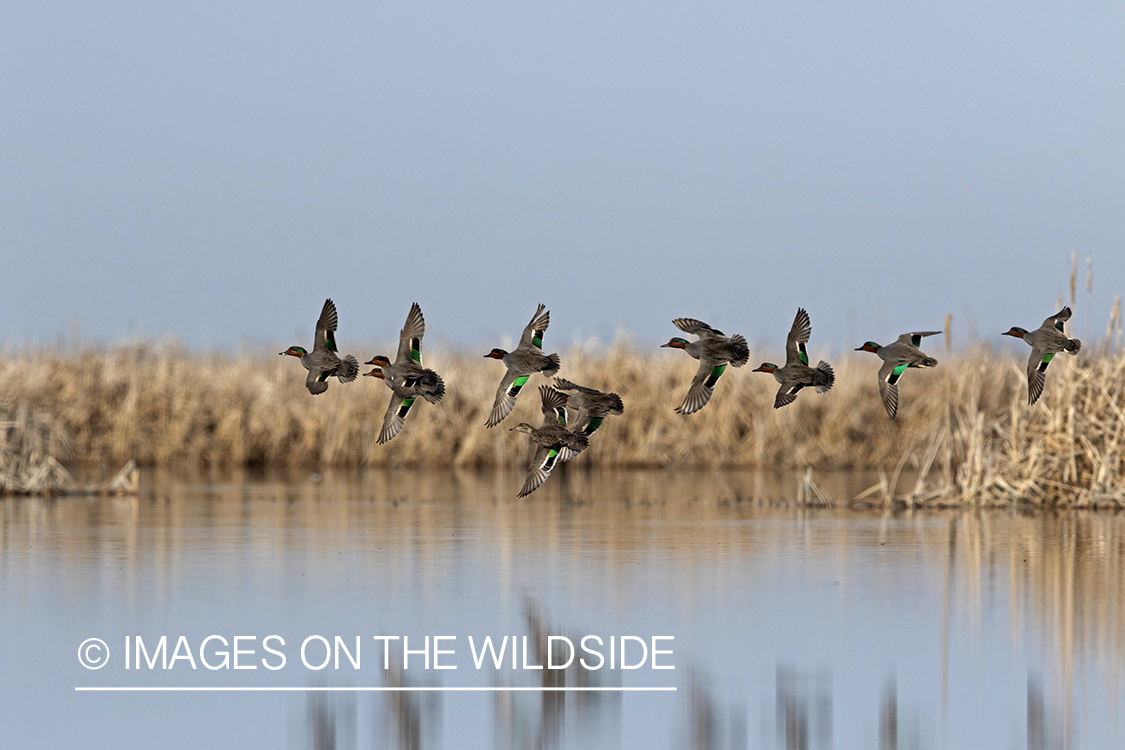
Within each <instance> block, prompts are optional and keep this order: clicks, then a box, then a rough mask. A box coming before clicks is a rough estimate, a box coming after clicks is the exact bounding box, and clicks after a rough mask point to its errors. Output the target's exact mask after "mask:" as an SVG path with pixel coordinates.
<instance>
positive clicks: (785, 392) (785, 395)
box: [773, 383, 805, 409]
mask: <svg viewBox="0 0 1125 750" xmlns="http://www.w3.org/2000/svg"><path fill="white" fill-rule="evenodd" d="M804 387H805V386H804V384H803V383H794V384H793V385H783V386H781V387H780V388H778V389H777V395H776V396H775V397H774V399H773V408H775V409H780V408H781V407H783V406H788V405H789V404H791V403H793V402H794V401H796V400H797V394H798V393H800V392H801V389H802V388H804Z"/></svg>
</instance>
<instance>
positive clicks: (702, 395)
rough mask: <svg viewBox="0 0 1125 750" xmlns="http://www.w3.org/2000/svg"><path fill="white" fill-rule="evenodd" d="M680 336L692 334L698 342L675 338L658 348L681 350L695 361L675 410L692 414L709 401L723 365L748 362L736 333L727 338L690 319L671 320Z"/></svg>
mask: <svg viewBox="0 0 1125 750" xmlns="http://www.w3.org/2000/svg"><path fill="white" fill-rule="evenodd" d="M672 323H673V324H675V326H676V328H679V329H680V330H681V331H683V332H684V333H694V334H695V335H696V336H698V337H699V340H698V341H688V340H687V339H682V338H679V337H675V338H673V339H672V340H670V341H669V342H668V343H667V344H661V345H660V348H661V349H665V348H672V349H683V350H684V351H685V352H687V353H688V354H689V355H691V357H692V358H693V359H698V360H699V370H697V371H696V373H695V377H694V378H692V380H691V387H689V388H688V392H687V396H686V397H685V398H684V402H683V403H682V404H681V405H680V406H679V407H677V408H676V412H677V413H679V414H692V413H694V412H697V411H699V410H700V409H702V408H703V407H704V406H706V405H707V402H708V401H710V400H711V394H712V393H714V392H715V383H717V382H719V377H720V376H722V374H723V371H724V370H726V369H727V365H728V364H730V365H734V366H735V367H742V366H743V365H744V364H746V363H747V362H749V361H750V347H749V346H747V344H746V339H744V338H743V337H742V334H740V333H736V334H735V335H734V336H731V337H730V338H727V336H726V334H724V333H723V332H722V331H720V330H718V329H715V328H712V327H711V326H709V325H707V324H706V323H704V322H702V321H699V320H695V319H694V318H676V319H675V320H673V321H672Z"/></svg>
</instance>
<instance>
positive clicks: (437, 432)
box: [0, 344, 1125, 505]
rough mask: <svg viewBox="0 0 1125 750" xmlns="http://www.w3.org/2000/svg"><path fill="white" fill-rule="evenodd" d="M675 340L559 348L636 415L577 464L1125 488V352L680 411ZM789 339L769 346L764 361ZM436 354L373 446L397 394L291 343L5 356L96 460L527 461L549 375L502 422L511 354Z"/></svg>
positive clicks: (840, 374)
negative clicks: (251, 351)
mask: <svg viewBox="0 0 1125 750" xmlns="http://www.w3.org/2000/svg"><path fill="white" fill-rule="evenodd" d="M357 351H366V350H357ZM372 351H374V350H372ZM677 354H678V353H676V352H665V351H660V350H655V351H651V352H650V351H643V350H637V349H636V348H634V347H631V346H628V345H625V344H617V345H614V346H612V347H610V348H609V349H607V350H604V351H599V352H597V353H593V352H591V351H589V350H582V349H575V350H572V351H570V352H564V353H563V370H562V373H561V374H562V375H564V376H565V377H567V378H569V379H571V380H574V381H575V382H578V383H583V384H587V385H591V386H594V387H598V388H602V389H604V390H613V391H616V392H617V393H619V394H620V395H621V397H622V399H623V400H624V401H625V415H624V416H623V417H619V418H611V419H609V420H607V422H606V424H605V426H604V427H603V428H602V430H601V431H600V432H599V433H598V434H597V435H596V436H595V439H594V441H593V445H592V447H591V449H590V450H589V451H587V452H586V453H585V454H583V455H582V456H581V457H580V458H579V459H577V462H578V464H576V465H588V466H672V467H675V466H680V467H682V466H691V467H696V468H712V467H766V468H787V467H795V468H804V467H806V466H812V467H815V468H816V469H818V470H819V469H837V468H879V469H881V470H883V472H884V474H885V476H886V477H887V479H886V481H885V482H883V483H882V484H881V486H880V487H878V488H874V489H873V490H872V492H871V493H869V495H868V496H867V498H866V500H868V501H873V502H884V503H890V502H905V503H907V504H912V503H932V502H952V501H969V502H974V503H981V504H993V503H1003V504H1007V503H1009V502H1011V501H1013V500H1017V501H1026V502H1031V503H1036V504H1057V503H1065V504H1077V505H1104V504H1114V505H1116V504H1119V503H1120V501H1121V500H1122V499H1125V476H1123V473H1122V467H1121V458H1120V454H1121V447H1122V443H1123V438H1125V395H1123V393H1122V388H1123V383H1125V377H1123V376H1125V355H1122V353H1121V352H1115V353H1113V354H1110V355H1104V356H1087V355H1086V354H1083V355H1081V356H1080V357H1079V358H1077V359H1074V358H1071V357H1063V356H1061V355H1060V357H1059V358H1058V359H1056V361H1055V365H1054V366H1053V367H1052V368H1051V372H1050V373H1049V375H1048V382H1047V389H1046V391H1045V393H1044V396H1043V398H1042V399H1041V400H1040V403H1039V404H1036V405H1035V406H1034V407H1030V408H1029V407H1027V406H1026V403H1025V402H1026V389H1027V385H1026V377H1025V375H1024V365H1025V362H1026V360H1024V359H1012V358H994V357H990V356H989V355H988V354H987V353H986V352H984V351H973V352H969V353H966V354H962V355H954V356H953V357H950V358H948V359H946V360H945V361H943V362H942V364H941V366H939V367H938V368H936V369H934V370H926V371H911V372H909V373H908V374H907V377H906V378H904V379H903V381H902V383H901V384H900V392H901V398H902V402H901V408H900V412H899V419H898V420H897V421H894V422H892V421H890V420H889V419H887V417H886V414H885V413H884V411H883V407H882V405H881V403H880V401H879V397H878V388H877V382H876V376H875V373H876V371H877V369H878V365H879V360H878V359H877V358H875V357H872V356H870V355H863V356H858V355H851V354H849V355H847V356H845V357H844V358H842V359H840V360H838V361H836V362H834V366H835V368H836V376H837V377H836V386H835V388H833V390H832V391H831V392H830V393H829V394H827V395H818V394H815V393H812V392H808V393H802V394H801V396H800V398H799V399H798V400H797V402H796V403H795V404H793V405H792V406H788V407H785V408H784V409H781V410H777V411H775V410H774V409H773V408H772V403H773V397H774V393H775V392H776V390H777V384H776V383H775V381H774V380H773V378H772V377H769V376H768V375H765V374H762V373H754V372H751V367H745V368H741V369H734V368H729V369H728V370H727V373H726V375H725V376H724V377H723V379H722V380H721V381H720V383H719V385H718V387H717V389H716V395H715V397H714V399H713V400H712V402H711V403H710V404H709V405H708V406H707V407H706V408H705V409H704V410H703V411H701V412H699V413H697V414H694V415H691V416H689V417H683V416H680V415H678V414H676V413H675V412H674V411H673V409H674V407H675V406H677V405H678V404H679V403H680V402H681V401H682V399H683V396H684V394H685V393H686V390H687V387H688V383H689V382H690V379H691V377H692V375H693V374H694V371H695V362H694V361H693V360H689V359H688V358H687V357H684V356H682V355H680V356H677ZM776 354H777V353H776V352H766V353H762V352H754V353H752V355H751V364H752V365H753V364H756V363H757V362H759V361H761V360H762V359H770V358H771V356H772V358H774V359H776ZM367 356H368V355H364V358H366V357H367ZM427 365H428V366H430V367H434V368H435V369H437V370H438V372H440V373H441V374H442V376H443V377H444V378H445V381H446V384H447V395H446V398H445V400H444V401H442V403H441V404H439V405H437V406H432V405H430V404H426V403H422V402H419V403H418V404H417V405H416V407H415V409H414V411H413V413H412V414H411V415H410V419H409V420H408V422H407V426H406V428H405V429H404V430H403V432H402V434H400V435H399V436H398V437H397V438H396V439H395V440H393V441H392V442H390V443H388V444H387V445H384V446H378V445H376V444H375V437H376V435H377V434H378V430H379V427H380V425H381V423H382V419H383V413H384V411H385V409H386V406H387V400H388V398H389V395H390V392H389V391H388V389H387V388H386V387H385V386H384V385H383V384H382V383H381V382H379V381H376V380H374V379H370V378H360V379H359V380H358V381H357V382H356V383H353V384H350V385H341V384H339V383H337V382H336V381H335V380H333V381H331V387H330V388H329V390H328V392H327V393H326V394H324V395H322V396H316V397H313V396H311V395H310V394H309V393H308V392H307V391H306V390H305V388H304V375H305V372H304V370H303V369H301V368H300V367H299V366H298V365H297V363H295V362H294V361H292V360H291V359H289V358H282V357H277V356H242V357H227V356H217V355H194V354H185V353H183V352H182V351H181V350H180V349H179V348H178V347H176V346H174V345H167V344H159V345H153V344H135V345H127V346H117V347H112V348H109V349H97V350H95V349H80V350H77V351H61V350H57V349H46V350H36V351H25V352H20V353H14V354H10V355H9V356H6V357H5V358H3V361H2V364H0V398H2V399H3V400H4V402H6V403H8V404H11V405H14V407H15V408H22V409H25V410H29V412H30V413H33V414H37V415H48V416H47V417H45V418H49V419H50V420H51V421H52V424H54V425H56V426H57V427H59V428H61V430H62V431H63V433H62V434H63V435H65V439H66V440H67V441H68V442H69V443H70V444H72V445H73V455H74V456H75V457H76V458H77V459H78V460H79V461H81V462H82V463H85V464H91V463H94V464H102V465H120V464H121V463H123V462H125V461H127V460H130V459H135V460H136V461H137V462H138V463H140V464H142V465H173V466H174V465H184V466H231V465H251V466H380V465H390V466H395V465H427V466H448V465H457V466H470V467H471V466H491V465H500V464H507V465H519V464H522V463H523V462H524V461H525V460H526V457H527V453H528V447H527V442H526V438H524V437H523V436H522V435H519V434H518V433H512V432H510V431H509V430H508V428H509V427H513V426H515V424H517V423H518V422H519V421H528V422H531V423H533V424H536V425H537V424H538V423H539V420H540V419H541V416H540V412H539V404H538V394H537V393H536V389H537V387H538V386H539V385H540V384H541V383H543V382H546V381H545V379H543V378H542V377H540V376H536V377H533V378H532V380H531V381H530V382H529V383H528V387H527V388H526V389H525V391H524V393H523V394H522V395H521V397H520V400H519V402H518V404H517V406H516V409H515V411H514V412H513V413H512V415H510V416H509V417H508V419H507V420H505V422H503V423H502V424H501V425H500V426H499V427H497V428H494V429H491V430H488V429H485V428H484V426H483V425H484V421H485V418H486V415H487V412H488V409H489V408H490V406H491V403H492V399H493V395H494V393H495V389H496V385H497V384H498V382H499V380H500V377H501V375H502V372H503V368H502V367H501V366H500V365H499V364H498V363H495V362H490V361H486V360H485V359H484V358H482V357H479V356H476V355H475V354H474V355H470V354H458V353H453V352H448V351H446V352H443V351H432V352H431V354H430V356H428V357H427ZM907 475H909V476H910V477H911V481H910V482H909V483H907V482H905V481H903V479H902V477H905V476H907ZM811 488H812V485H811V483H810V489H811Z"/></svg>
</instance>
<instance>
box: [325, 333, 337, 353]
mask: <svg viewBox="0 0 1125 750" xmlns="http://www.w3.org/2000/svg"><path fill="white" fill-rule="evenodd" d="M324 345H325V346H327V347H328V351H330V352H335V351H336V334H335V333H334V332H332V331H325V332H324Z"/></svg>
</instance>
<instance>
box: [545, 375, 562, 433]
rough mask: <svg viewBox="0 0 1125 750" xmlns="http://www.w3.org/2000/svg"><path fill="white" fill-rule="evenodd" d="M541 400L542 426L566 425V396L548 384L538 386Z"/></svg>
mask: <svg viewBox="0 0 1125 750" xmlns="http://www.w3.org/2000/svg"><path fill="white" fill-rule="evenodd" d="M539 398H540V399H542V401H543V426H544V427H546V426H547V425H552V424H558V425H562V426H563V427H566V396H564V395H563V394H561V393H559V392H558V391H556V390H555V389H554V388H552V387H551V386H549V385H541V386H539Z"/></svg>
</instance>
